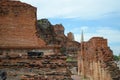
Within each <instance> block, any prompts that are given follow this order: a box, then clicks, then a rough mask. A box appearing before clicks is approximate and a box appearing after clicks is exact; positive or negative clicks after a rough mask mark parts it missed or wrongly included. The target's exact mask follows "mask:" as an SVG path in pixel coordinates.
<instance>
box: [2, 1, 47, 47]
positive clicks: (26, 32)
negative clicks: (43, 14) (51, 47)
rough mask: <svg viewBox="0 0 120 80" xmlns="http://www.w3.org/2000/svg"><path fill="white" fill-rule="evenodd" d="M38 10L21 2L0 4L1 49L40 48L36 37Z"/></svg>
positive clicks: (41, 44)
mask: <svg viewBox="0 0 120 80" xmlns="http://www.w3.org/2000/svg"><path fill="white" fill-rule="evenodd" d="M36 21H37V17H36V8H35V7H33V6H31V5H29V4H26V3H22V2H20V1H8V0H6V1H1V2H0V48H40V47H43V46H45V42H44V41H43V40H42V39H40V38H38V37H37V36H36V32H37V31H36Z"/></svg>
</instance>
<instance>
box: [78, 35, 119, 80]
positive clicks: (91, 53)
mask: <svg viewBox="0 0 120 80" xmlns="http://www.w3.org/2000/svg"><path fill="white" fill-rule="evenodd" d="M81 45H82V46H81V51H80V53H79V58H78V60H79V61H78V62H79V63H78V70H79V73H80V75H82V76H83V77H86V78H88V79H89V80H119V79H120V70H119V68H118V67H117V66H116V64H115V63H114V61H113V53H112V51H111V49H110V48H109V47H108V45H107V39H104V38H102V37H93V38H91V39H90V40H89V41H88V42H82V43H81Z"/></svg>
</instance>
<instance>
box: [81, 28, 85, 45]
mask: <svg viewBox="0 0 120 80" xmlns="http://www.w3.org/2000/svg"><path fill="white" fill-rule="evenodd" d="M83 41H84V35H83V30H82V32H81V43H82V42H83Z"/></svg>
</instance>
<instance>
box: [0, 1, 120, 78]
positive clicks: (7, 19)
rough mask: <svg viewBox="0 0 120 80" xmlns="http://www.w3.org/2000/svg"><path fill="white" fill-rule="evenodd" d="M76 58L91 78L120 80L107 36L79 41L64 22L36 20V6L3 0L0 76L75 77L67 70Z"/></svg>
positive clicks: (1, 3) (81, 71) (75, 61)
mask: <svg viewBox="0 0 120 80" xmlns="http://www.w3.org/2000/svg"><path fill="white" fill-rule="evenodd" d="M80 47H81V50H80ZM29 52H30V53H34V52H35V54H36V55H35V54H32V55H33V56H31V55H29ZM39 53H44V54H43V55H42V54H40V55H39ZM78 53H79V54H78ZM77 54H78V55H77ZM38 55H39V56H38ZM66 55H67V56H66ZM67 57H71V59H70V61H69V60H68V61H69V62H68V64H67V63H66V59H67ZM77 59H78V73H79V74H80V75H82V76H83V77H84V78H87V79H88V80H119V79H120V71H119V68H117V66H116V64H115V63H114V61H113V54H112V51H111V50H110V48H109V47H108V45H107V40H106V39H104V38H102V37H93V38H91V39H90V40H89V41H87V42H82V43H81V44H80V43H78V42H76V41H74V35H73V34H72V33H71V32H70V33H68V36H65V34H64V26H63V25H61V24H56V25H52V24H51V23H50V22H49V21H48V19H41V20H38V21H37V18H36V8H35V7H33V6H31V5H29V4H26V3H22V2H20V1H13V0H12V1H11V0H0V75H1V73H2V72H5V73H4V74H6V73H7V80H72V79H71V72H70V70H68V69H71V68H69V67H77ZM0 78H1V77H0Z"/></svg>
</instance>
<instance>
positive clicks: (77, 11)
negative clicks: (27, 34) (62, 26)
mask: <svg viewBox="0 0 120 80" xmlns="http://www.w3.org/2000/svg"><path fill="white" fill-rule="evenodd" d="M20 1H24V2H26V3H29V4H32V5H33V6H36V7H37V8H38V18H42V17H46V18H53V17H63V18H76V17H77V18H78V17H79V18H80V19H98V18H102V17H105V16H107V15H109V14H111V13H112V14H114V12H115V13H118V14H120V7H119V5H120V0H49V1H48V0H20Z"/></svg>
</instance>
